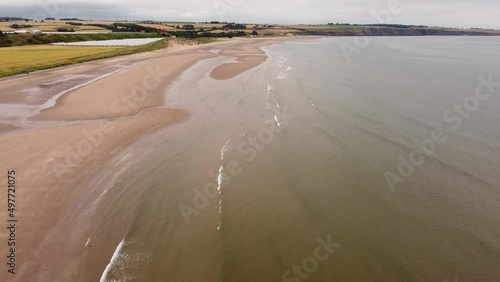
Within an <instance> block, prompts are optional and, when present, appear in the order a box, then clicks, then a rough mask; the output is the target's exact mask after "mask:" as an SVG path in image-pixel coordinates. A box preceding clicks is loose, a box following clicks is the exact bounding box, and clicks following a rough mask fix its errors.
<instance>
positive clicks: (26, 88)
mask: <svg viewBox="0 0 500 282" xmlns="http://www.w3.org/2000/svg"><path fill="white" fill-rule="evenodd" d="M286 39H288V38H280V39H277V38H271V39H235V40H228V41H219V42H216V43H210V44H206V45H196V46H176V47H174V48H171V49H164V50H159V51H154V52H150V53H142V54H134V55H128V56H123V57H115V58H112V59H105V60H99V61H93V62H87V63H83V64H78V65H73V66H68V67H64V68H58V69H52V70H44V71H41V72H36V73H33V74H29V75H23V76H19V77H11V78H8V79H5V80H0V93H2V94H1V95H0V103H2V104H5V107H6V108H7V109H9V107H14V108H13V109H11V110H10V111H6V113H7V115H8V114H9V113H11V112H14V111H15V109H16V108H15V107H23V106H24V107H25V108H29V109H35V110H30V111H28V112H29V113H26V114H25V115H24V116H21V117H18V116H16V117H11V118H8V117H7V118H5V117H2V118H3V119H4V120H2V121H1V123H2V127H1V129H2V131H0V143H1V144H2V147H3V148H4V150H2V152H0V158H2V159H4V160H9V161H8V162H7V163H5V162H3V163H2V164H1V165H0V167H1V169H2V170H3V171H6V170H10V169H15V170H16V171H17V172H18V174H19V180H18V181H19V183H20V185H22V188H20V189H19V192H18V197H19V198H20V199H22V206H20V207H19V212H18V217H19V221H21V222H23V238H22V239H21V240H22V241H20V244H19V248H18V256H19V258H20V261H19V262H18V264H19V269H18V273H17V275H16V280H15V281H57V280H60V279H66V280H68V279H69V280H77V279H78V278H79V277H80V275H82V273H80V271H81V267H82V266H81V265H80V264H79V263H81V262H83V261H84V258H85V254H86V253H87V252H88V243H89V242H87V243H85V241H84V242H83V243H82V242H81V240H82V238H85V239H86V238H87V237H88V236H87V235H88V234H86V233H88V232H89V230H90V229H89V227H88V226H87V227H85V226H82V227H80V228H81V231H82V234H79V236H76V237H75V238H68V237H66V236H65V235H66V234H67V233H68V232H69V230H70V229H71V228H72V222H74V221H75V220H76V219H77V218H80V217H82V216H87V217H90V216H91V214H88V208H89V207H91V206H93V205H94V204H95V203H96V201H97V203H98V202H99V200H98V199H99V197H100V195H102V194H103V193H105V192H106V191H103V187H85V184H86V183H87V181H88V179H89V178H92V176H93V175H95V174H96V173H101V172H103V171H106V170H108V171H109V172H110V173H112V172H113V167H109V165H110V162H111V160H113V159H115V158H117V157H120V154H121V153H122V152H123V151H124V150H125V149H126V148H128V147H129V146H131V145H132V144H134V143H135V142H137V141H138V140H140V139H141V138H142V137H144V136H146V135H147V134H149V133H152V132H154V131H155V130H157V129H159V128H163V127H166V126H171V125H174V124H179V123H181V122H182V121H184V120H186V119H187V118H189V115H190V113H189V112H188V111H187V110H185V109H176V108H169V107H168V105H164V95H165V90H166V89H167V87H168V86H169V85H170V84H171V83H172V82H173V81H175V79H176V78H177V77H178V76H179V75H180V74H182V73H183V72H184V71H185V70H187V69H188V68H189V67H191V66H192V65H193V64H195V63H196V62H198V61H200V60H204V59H208V58H213V57H217V56H228V57H235V58H236V59H237V63H234V64H225V65H222V66H219V67H218V68H217V69H216V70H214V71H213V72H212V77H213V78H215V79H220V80H224V79H229V78H232V77H235V76H237V75H239V74H241V73H243V72H245V71H247V70H249V69H252V68H254V67H256V66H258V65H259V64H260V63H262V62H264V61H265V60H266V59H267V57H266V56H265V53H264V52H262V50H261V49H260V47H263V46H266V45H271V44H275V43H279V42H282V41H284V40H286ZM215 47H217V48H219V49H222V50H221V52H220V53H219V54H216V53H212V52H209V50H210V49H214V48H215ZM249 54H250V55H249ZM110 64H112V65H116V66H117V67H116V69H113V70H109V69H108V67H109V65H110ZM96 73H97V74H96ZM92 75H93V76H92ZM65 79H66V80H65ZM71 79H75V82H74V83H75V84H76V85H72V84H71V83H73V82H72V80H71ZM85 79H87V80H88V81H86V82H85ZM78 83H79V84H78ZM58 87H61V89H63V92H64V91H67V92H64V94H62V95H61V96H60V97H58V98H57V99H56V100H55V101H54V102H55V105H53V106H52V107H47V108H44V107H43V105H45V104H46V103H47V102H48V101H49V100H50V99H53V98H54V95H52V94H57V93H60V91H59V92H57V93H51V95H52V96H51V97H46V96H43V93H46V92H47V91H45V90H47V89H53V88H58ZM65 87H66V88H69V89H65ZM33 89H38V90H39V91H38V92H33V91H31V90H33ZM30 91H31V92H30ZM37 95H39V96H37ZM167 95H168V93H167ZM33 113H36V114H33ZM5 184H6V183H5V180H2V182H1V184H0V185H4V186H5ZM74 199H78V201H79V203H78V205H76V206H75V205H72V204H73V203H74ZM0 201H5V202H6V195H5V194H0ZM63 219H64V220H63ZM89 221H91V220H90V219H89ZM6 236H7V233H6V231H1V232H0V238H1V239H4V238H6ZM85 239H84V240H85ZM63 242H64V244H65V246H64V247H62V246H60V245H61V244H63ZM63 249H64V250H63ZM67 250H69V251H67ZM93 251H96V250H93ZM102 252H103V253H102V255H103V259H102V260H103V262H102V263H100V264H99V265H98V266H96V268H102V269H95V273H92V274H88V273H87V274H86V275H84V276H85V277H96V276H100V274H101V273H102V271H103V270H104V268H105V267H106V261H109V258H110V257H111V256H112V253H109V254H108V252H106V251H104V250H103V251H102ZM61 253H62V257H61V256H60V255H61ZM21 258H22V259H21ZM28 258H29V259H28ZM4 275H5V274H4V273H2V274H0V278H1V279H3V278H4ZM5 278H6V277H5Z"/></svg>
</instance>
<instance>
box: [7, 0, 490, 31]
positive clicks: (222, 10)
mask: <svg viewBox="0 0 500 282" xmlns="http://www.w3.org/2000/svg"><path fill="white" fill-rule="evenodd" d="M391 2H399V3H400V4H401V8H398V9H396V10H397V11H396V12H395V10H394V9H393V10H391V12H390V11H389V9H388V6H389V5H390V3H391ZM383 11H386V12H385V15H387V14H388V13H389V12H390V17H387V16H384V17H379V18H378V19H377V18H376V17H375V16H374V14H380V13H383V14H384V12H383ZM0 16H22V17H29V18H40V17H43V16H48V17H55V18H61V17H78V18H84V19H106V20H117V19H122V20H125V19H127V20H146V19H150V20H162V21H212V20H225V21H236V22H258V23H270V24H271V23H282V24H291V23H326V22H350V23H377V22H380V21H382V22H385V23H401V24H424V25H438V26H452V27H484V28H498V29H500V1H499V0H475V1H460V0H437V1H433V0H176V1H172V0H141V1H138V0H122V1H119V0H90V1H85V0H15V1H12V0H0Z"/></svg>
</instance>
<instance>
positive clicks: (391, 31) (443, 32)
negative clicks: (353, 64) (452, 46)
mask: <svg viewBox="0 0 500 282" xmlns="http://www.w3.org/2000/svg"><path fill="white" fill-rule="evenodd" d="M299 34H300V35H321V36H500V31H490V30H472V29H467V30H465V29H464V30H462V29H444V28H390V27H380V28H377V27H365V28H362V27H358V28H356V29H350V30H347V29H338V30H306V29H302V30H300V31H299Z"/></svg>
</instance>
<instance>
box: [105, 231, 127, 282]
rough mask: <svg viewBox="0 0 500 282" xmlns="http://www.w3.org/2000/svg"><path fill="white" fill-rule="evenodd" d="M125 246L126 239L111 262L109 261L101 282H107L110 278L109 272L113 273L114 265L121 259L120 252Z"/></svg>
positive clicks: (119, 245)
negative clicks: (107, 278)
mask: <svg viewBox="0 0 500 282" xmlns="http://www.w3.org/2000/svg"><path fill="white" fill-rule="evenodd" d="M123 245H125V239H123V240H122V241H121V242H120V244H118V247H117V248H116V250H115V252H114V253H113V256H112V257H111V260H110V261H109V264H108V265H107V266H106V269H104V272H103V273H102V276H101V279H100V280H99V282H106V281H107V280H106V277H107V276H108V273H109V271H111V268H113V265H114V264H115V262H116V261H117V260H118V259H119V257H120V252H121V250H122V248H123Z"/></svg>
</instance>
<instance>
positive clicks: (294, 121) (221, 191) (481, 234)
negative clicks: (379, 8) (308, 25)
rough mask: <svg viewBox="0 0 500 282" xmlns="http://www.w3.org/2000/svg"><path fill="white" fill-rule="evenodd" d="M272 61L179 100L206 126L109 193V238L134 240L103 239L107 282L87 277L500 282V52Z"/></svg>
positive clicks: (434, 50)
mask: <svg viewBox="0 0 500 282" xmlns="http://www.w3.org/2000/svg"><path fill="white" fill-rule="evenodd" d="M263 50H264V51H265V52H266V54H267V56H268V60H267V61H266V62H265V63H263V64H261V65H259V66H258V67H255V68H253V69H251V70H249V71H246V72H244V73H242V74H240V75H238V76H236V77H234V78H232V79H228V80H215V79H213V78H211V77H210V72H211V70H213V69H214V68H215V67H216V66H218V65H220V64H224V63H228V62H234V58H230V57H223V56H219V57H216V58H211V59H207V60H203V61H200V62H198V63H196V64H195V65H194V66H192V67H191V68H190V69H188V70H187V71H185V72H184V73H183V74H182V75H181V76H180V77H179V78H178V79H177V80H176V81H175V82H174V83H173V84H172V85H171V86H170V87H169V88H168V89H166V91H165V105H166V106H167V107H171V108H182V109H187V110H189V111H190V113H191V116H190V118H189V119H188V120H187V121H185V122H182V123H180V124H176V125H174V126H170V127H167V128H165V129H161V130H159V131H156V132H155V133H153V134H151V135H149V136H147V137H146V138H145V139H143V140H141V141H139V142H138V143H137V144H136V145H134V146H132V147H131V148H130V149H128V152H127V154H128V155H127V156H129V157H128V158H126V159H124V161H122V162H120V161H119V160H118V161H116V163H114V166H115V168H116V171H119V172H120V174H119V175H118V176H117V177H116V178H113V180H109V179H108V182H109V183H107V182H106V183H107V184H106V183H105V181H104V180H103V181H101V182H99V183H98V184H99V185H110V187H111V188H110V189H109V190H107V193H106V197H108V199H112V200H108V201H111V203H112V204H110V205H109V208H107V210H106V211H105V212H103V215H102V218H101V219H100V228H103V229H104V228H105V227H106V226H107V225H108V223H109V224H111V223H113V222H114V223H116V222H119V223H120V228H119V229H117V230H112V231H102V232H103V234H108V235H106V236H109V238H110V240H111V239H112V240H111V241H112V242H116V244H114V245H113V246H111V248H112V249H113V250H115V251H114V254H112V253H109V257H106V258H105V260H106V261H108V260H109V263H108V265H107V267H106V269H105V270H104V272H102V270H103V269H102V267H101V268H99V267H96V266H95V265H93V264H92V263H89V264H87V266H86V267H89V268H93V269H94V270H96V271H97V272H98V274H97V276H99V277H100V279H101V281H182V282H190V281H193V282H194V281H221V282H222V281H224V282H225V281H227V282H236V281H238V282H239V281H241V282H243V281H245V282H246V281H252V282H268V281H269V282H271V281H283V282H287V281H288V282H299V281H319V282H323V281H353V282H354V281H397V282H403V281H436V282H445V281H450V282H451V281H453V282H457V281H460V282H462V281H474V282H478V281H500V38H498V37H430V36H428V37H335V38H316V39H298V40H289V41H286V42H284V43H279V44H275V45H272V46H267V47H263ZM211 51H213V52H214V53H216V52H217V50H211ZM124 155H125V153H124V154H122V157H123V156H124ZM130 156H133V157H130ZM96 179H97V178H96ZM117 179H119V180H117ZM111 183H112V184H111ZM92 259H94V258H93V257H92V255H90V256H89V261H90V260H92ZM87 270H88V269H87ZM87 273H88V272H87ZM101 273H102V274H101Z"/></svg>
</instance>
